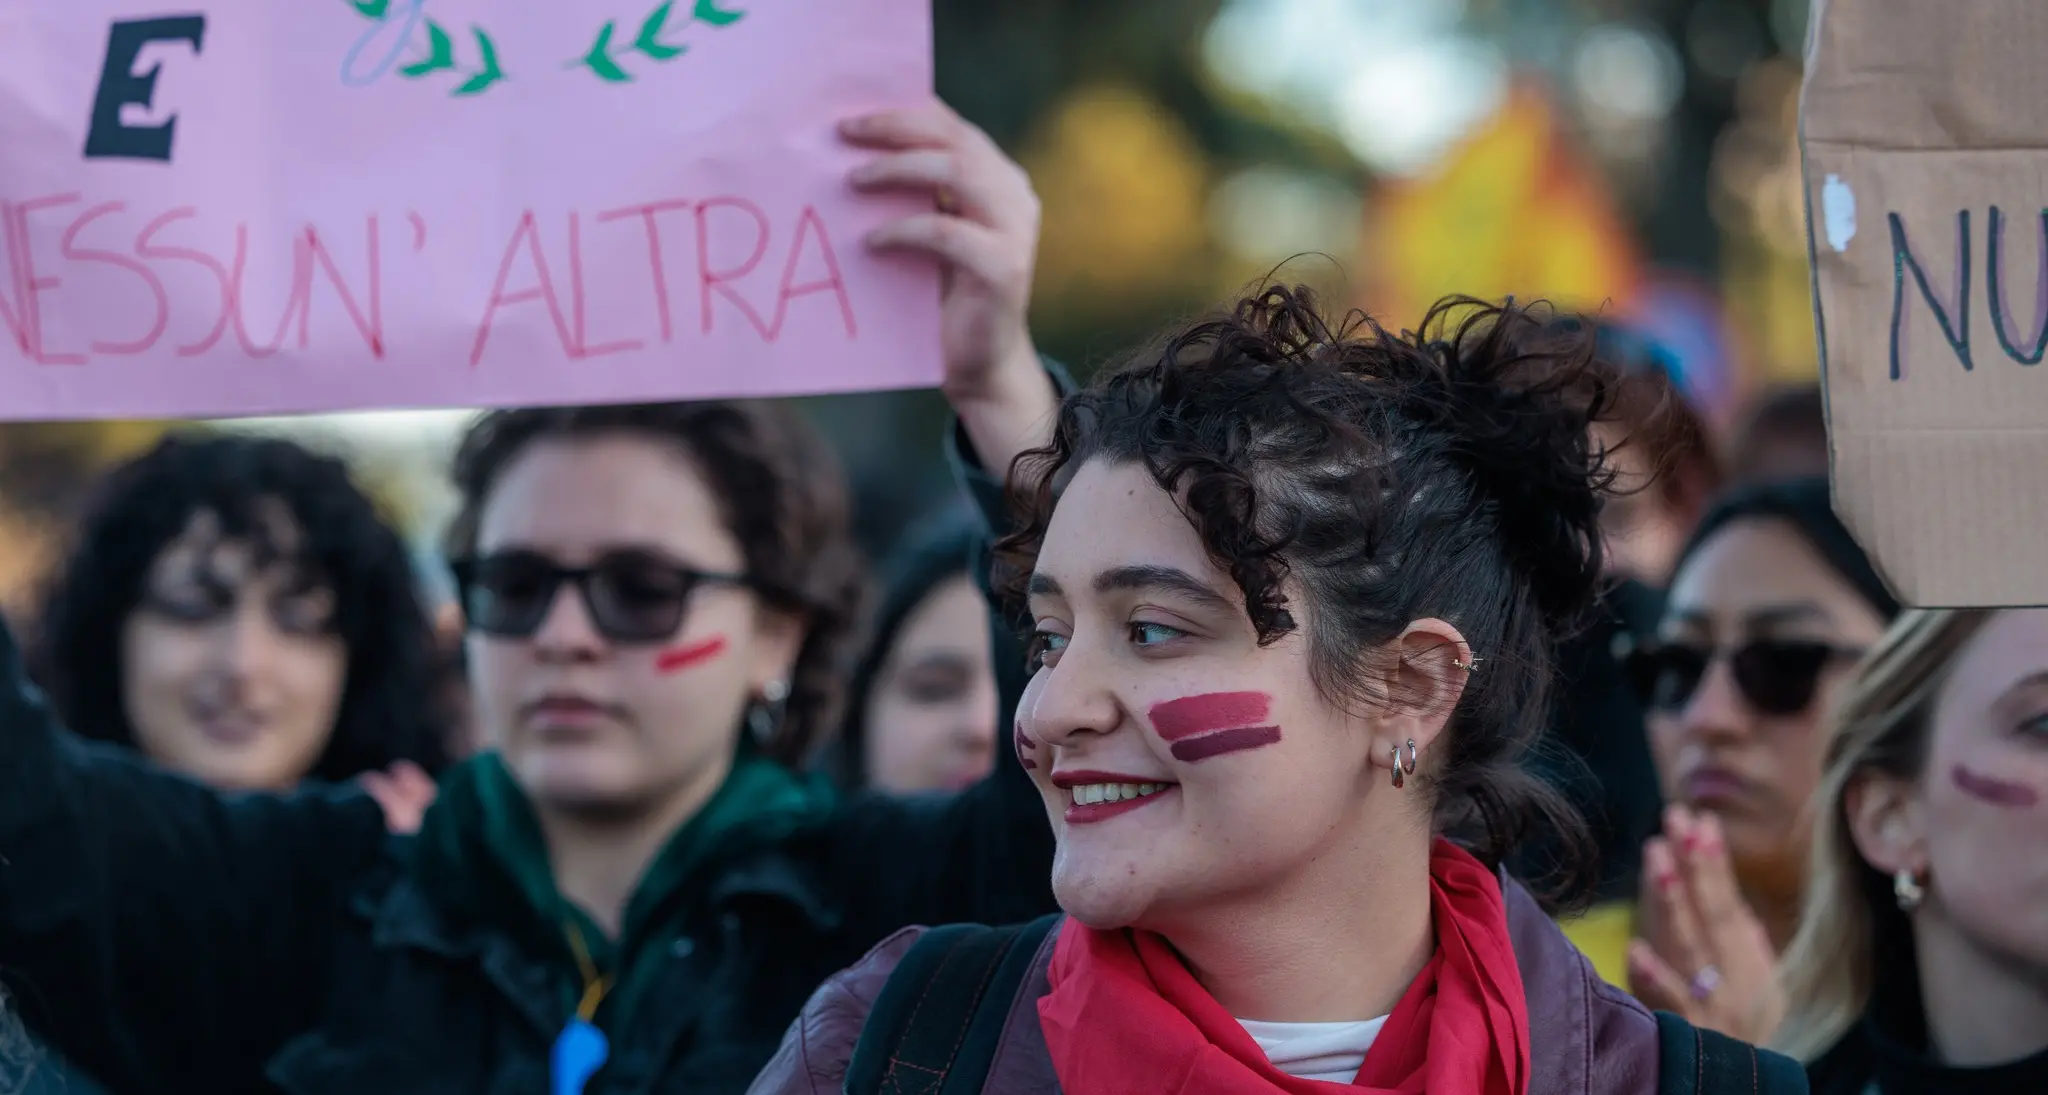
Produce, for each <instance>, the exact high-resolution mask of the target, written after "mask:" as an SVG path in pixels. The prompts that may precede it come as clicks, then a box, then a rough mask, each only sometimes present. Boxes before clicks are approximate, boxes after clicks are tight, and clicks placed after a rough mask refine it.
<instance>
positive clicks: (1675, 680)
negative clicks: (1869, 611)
mask: <svg viewBox="0 0 2048 1095" xmlns="http://www.w3.org/2000/svg"><path fill="white" fill-rule="evenodd" d="M1862 654H1863V650H1862V648H1860V647H1849V646H1837V645H1834V644H1832V643H1823V642H1809V641H1803V640H1794V639H1752V640H1751V641H1749V642H1746V643H1743V644H1741V645H1740V646H1736V647H1733V648H1723V647H1718V646H1699V645H1694V644H1690V643H1653V644H1649V645H1645V646H1638V647H1633V648H1631V649H1627V650H1625V651H1623V652H1622V664H1623V666H1624V667H1625V668H1626V670H1627V672H1628V675H1629V680H1630V682H1631V683H1632V684H1633V685H1634V686H1635V689H1636V695H1637V696H1639V697H1640V698H1641V699H1642V701H1643V704H1644V705H1645V706H1647V707H1649V708H1650V709H1651V710H1653V711H1667V712H1668V711H1678V710H1682V709H1683V708H1684V707H1685V705H1686V704H1688V703H1691V702H1692V697H1693V694H1694V693H1696V692H1698V691H1699V688H1700V681H1701V680H1702V679H1703V678H1705V677H1706V675H1707V667H1708V666H1710V665H1712V664H1713V663H1714V659H1716V658H1719V657H1722V656H1724V655H1725V656H1726V657H1727V659H1728V669H1729V672H1730V673H1731V674H1732V675H1733V676H1734V678H1735V687H1736V688H1737V689H1738V690H1739V691H1740V692H1741V693H1742V698H1743V699H1744V700H1745V701H1747V702H1748V704H1749V705H1750V706H1751V707H1754V708H1756V709H1757V711H1759V712H1761V713H1762V714H1766V715H1796V714H1798V713H1800V712H1801V711H1804V710H1806V709H1807V707H1808V706H1809V705H1811V704H1812V703H1813V697H1814V693H1815V692H1816V691H1818V690H1819V687H1820V675H1821V671H1822V670H1825V669H1826V668H1827V667H1828V666H1829V665H1831V664H1833V663H1834V662H1835V661H1837V660H1838V659H1855V658H1858V657H1861V656H1862Z"/></svg>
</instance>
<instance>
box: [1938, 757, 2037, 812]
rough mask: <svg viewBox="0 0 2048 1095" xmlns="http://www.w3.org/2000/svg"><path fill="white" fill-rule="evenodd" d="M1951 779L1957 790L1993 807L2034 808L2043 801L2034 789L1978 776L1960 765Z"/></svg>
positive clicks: (1951, 773) (1953, 771)
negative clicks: (2033, 806)
mask: <svg viewBox="0 0 2048 1095" xmlns="http://www.w3.org/2000/svg"><path fill="white" fill-rule="evenodd" d="M1949 778H1950V779H1953V780H1954V781H1955V784H1956V789H1957V790H1959V791H1961V792H1963V793H1964V794H1966V795H1969V796H1971V797H1972V798H1980V799H1983V800H1984V801H1985V802H1988V803H1991V804H1992V805H1993V806H2032V805H2034V804H2036V803H2038V802H2040V801H2041V796H2040V795H2039V794H2038V793H2036V792H2035V791H2034V789H2033V788H2032V787H2028V786H2026V785H2024V784H2019V783H2008V782H2006V781H2005V780H2002V779H1993V778H1992V777H1990V776H1984V775H1978V774H1977V773H1975V772H1972V771H1970V770H1969V769H1968V768H1965V767H1963V766H1962V765H1960V764H1958V765H1956V766H1955V768H1954V769H1953V770H1951V771H1950V772H1949Z"/></svg>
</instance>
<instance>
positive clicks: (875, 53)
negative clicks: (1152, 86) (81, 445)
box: [0, 0, 939, 419]
mask: <svg viewBox="0 0 2048 1095" xmlns="http://www.w3.org/2000/svg"><path fill="white" fill-rule="evenodd" d="M195 38H196V39H197V41H196V43H195V41H194V39H195ZM124 42H125V43H127V48H125V49H123V48H113V49H111V50H110V43H113V45H114V46H115V47H120V46H121V45H122V44H123V43H124ZM136 44H140V48H139V50H138V49H136V48H135V45H136ZM195 45H196V48H195ZM110 52H111V53H112V54H113V58H114V64H113V65H112V66H111V68H110V67H109V65H108V63H107V62H108V58H109V54H110ZM152 72H155V73H156V75H155V80H154V86H153V87H152V86H149V83H148V77H149V76H150V74H151V73H152ZM103 76H104V77H106V78H105V79H103ZM930 94H931V29H930V14H929V9H928V0H829V2H811V0H802V2H799V0H672V2H669V3H661V2H660V0H587V2H585V0H579V2H575V3H529V2H526V0H424V2H423V3H422V2H419V0H209V2H208V3H207V4H206V5H205V8H204V10H203V11H192V12H191V13H189V14H181V13H179V12H178V11H177V9H176V7H175V6H171V7H166V6H163V5H159V4H137V3H135V2H134V0H127V2H125V3H123V2H117V0H62V2H61V3H52V2H48V0H0V255H4V256H5V259H6V263H5V265H4V267H0V418H8V419H65V418H109V417H214V416H236V415H268V414H280V413H295V412H309V411H334V410H348V409H358V408H371V407H383V408H401V407H473V406H502V405H511V404H530V403H602V402H623V401H636V400H664V399H682V398H710V397H724V396H760V395H793V394H803V393H818V392H833V391H849V390H857V389H881V388H900V387H911V386H919V385H928V384H933V383H936V382H937V380H938V378H939V357H938V337H937V333H938V286H937V274H936V272H935V269H934V267H933V265H932V263H931V262H930V261H928V260H918V259H914V258H887V259H884V258H877V257H874V256H871V255H870V254H869V253H868V252H867V250H866V248H865V247H864V246H863V244H862V238H863V237H864V236H865V235H866V234H867V232H868V231H870V230H871V229H873V228H874V227H875V226H877V225H878V224H881V223H883V222H884V221H886V220H888V219H891V218H893V217H896V216H900V215H902V214H903V213H905V212H908V211H911V210H914V209H915V208H916V207H917V204H918V203H917V202H916V200H915V199H910V198H875V197H870V196H862V195H857V194H854V193H853V192H852V191H851V190H849V189H848V187H847V184H846V181H845V180H846V172H847V171H848V169H849V168H851V167H852V166H853V165H854V164H857V163H859V162H860V161H861V159H862V158H863V157H864V156H866V155H871V154H869V153H863V152H860V151H858V150H855V149H851V148H848V147H846V146H844V145H843V144H841V142H840V141H839V139H838V137H837V135H836V132H835V128H834V127H835V124H836V123H837V121H838V120H839V119H840V118H842V117H845V116H848V115H852V114H856V113H861V112H865V111H868V110H873V109H878V108H885V107H895V106H906V105H914V104H916V103H920V102H924V101H928V100H929V97H930ZM124 99H128V100H134V101H133V102H130V103H129V104H128V105H125V106H124V105H122V103H123V100H124ZM166 126H168V127H169V129H168V132H166V131H165V129H164V128H163V127H166ZM88 152H91V153H93V154H90V155H88ZM166 155H168V159H166V158H164V157H165V156H166ZM926 207H927V208H928V207H929V204H928V202H927V203H926Z"/></svg>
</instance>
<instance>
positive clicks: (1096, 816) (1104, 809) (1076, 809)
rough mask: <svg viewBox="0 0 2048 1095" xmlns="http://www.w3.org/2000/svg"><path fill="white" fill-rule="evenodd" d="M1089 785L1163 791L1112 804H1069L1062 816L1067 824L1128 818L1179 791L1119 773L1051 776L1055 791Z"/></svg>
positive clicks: (1079, 772) (1166, 783) (1166, 784)
mask: <svg viewBox="0 0 2048 1095" xmlns="http://www.w3.org/2000/svg"><path fill="white" fill-rule="evenodd" d="M1091 783H1152V784H1163V785H1164V789H1163V790H1158V791H1154V792H1152V793H1151V794H1149V795H1140V796H1138V797H1137V798H1125V799H1118V800H1117V801H1115V802H1090V803H1087V804H1086V805H1083V804H1081V803H1078V802H1069V803H1068V804H1067V811H1066V814H1065V815H1064V816H1065V817H1066V819H1067V824H1069V825H1092V824H1094V823H1095V822H1098V821H1107V820H1109V819H1110V818H1113V817H1116V816H1117V815H1119V814H1128V813H1130V812H1131V811H1132V810H1135V809H1137V808H1138V807H1140V806H1146V805H1149V804H1151V803H1153V802H1156V801H1158V800H1160V799H1162V798H1165V797H1166V796H1167V795H1169V794H1172V793H1173V792H1174V791H1176V790H1178V789H1179V787H1178V785H1176V784H1174V783H1172V782H1170V781H1168V780H1162V779H1150V778H1147V777H1145V776H1133V775H1127V774H1125V773H1122V772H1096V771H1088V770H1080V769H1077V770H1074V771H1067V772H1054V773H1053V774H1052V784H1053V786H1055V787H1060V788H1064V789H1069V790H1071V789H1072V788H1075V787H1080V786H1085V785H1087V784H1091Z"/></svg>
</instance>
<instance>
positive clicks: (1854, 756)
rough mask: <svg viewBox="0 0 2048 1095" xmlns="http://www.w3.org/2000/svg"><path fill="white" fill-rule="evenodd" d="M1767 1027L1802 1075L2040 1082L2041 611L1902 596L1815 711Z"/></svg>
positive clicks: (1943, 1094) (1896, 1087)
mask: <svg viewBox="0 0 2048 1095" xmlns="http://www.w3.org/2000/svg"><path fill="white" fill-rule="evenodd" d="M1829 726H1830V729H1831V733H1830V739H1829V741H1828V746H1827V757H1828V767H1827V774H1826V776H1825V777H1824V778H1823V779H1822V781H1821V788H1820V792H1819V794H1818V795H1817V796H1816V800H1815V803H1814V819H1815V820H1814V828H1815V833H1814V837H1815V839H1814V845H1813V866H1812V879H1811V881H1810V883H1809V884H1808V888H1807V895H1806V913H1805V916H1804V918H1803V919H1802V920H1801V922H1800V925H1799V933H1798V935H1797V936H1795V937H1794V938H1793V940H1792V945H1791V947H1790V948H1788V949H1787V950H1786V952H1785V961H1784V983H1785V985H1786V989H1787V992H1788V994H1789V1000H1788V1008H1787V1014H1786V1017H1785V1024H1784V1027H1783V1029H1782V1030H1781V1031H1780V1033H1779V1038H1778V1043H1779V1045H1780V1046H1782V1047H1783V1048H1784V1049H1785V1051H1786V1052H1788V1053H1791V1054H1794V1055H1796V1056H1798V1057H1800V1058H1801V1059H1803V1060H1805V1061H1807V1062H1808V1066H1807V1067H1808V1073H1809V1075H1810V1076H1811V1077H1812V1080H1813V1090H1814V1091H1815V1092H1817V1093H1819V1095H1866V1093H1870V1092H1876V1093H1878V1095H2021V1093H2025V1095H2036V1093H2039V1092H2044V1091H2048V844H2044V842H2048V812H2044V811H2043V809H2042V803H2043V802H2044V800H2048V611H2042V610H2039V609H2006V610H2001V611H1983V610H1976V611H1933V610H1924V611H1914V612H1910V613H1908V614H1906V615H1905V616H1904V617H1902V618H1901V619H1900V620H1899V622H1898V623H1897V624H1896V625H1894V626H1893V628H1892V630H1891V631H1890V632H1889V633H1887V634H1886V635H1885V638H1884V641H1883V642H1882V643H1881V644H1880V645H1879V646H1878V647H1877V648H1876V649H1875V650H1874V651H1872V653H1871V655H1870V657H1869V658H1868V660H1866V661H1865V662H1864V663H1863V664H1862V666H1861V667H1859V669H1858V671H1857V674H1856V677H1855V678H1854V679H1853V680H1851V681H1850V682H1849V683H1848V685H1847V686H1846V687H1845V688H1844V689H1843V694H1842V699H1841V703H1840V704H1839V705H1838V706H1837V707H1836V708H1835V711H1834V715H1833V717H1832V718H1831V719H1830V720H1829Z"/></svg>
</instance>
